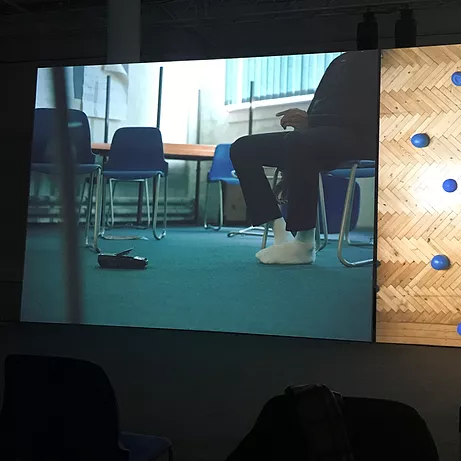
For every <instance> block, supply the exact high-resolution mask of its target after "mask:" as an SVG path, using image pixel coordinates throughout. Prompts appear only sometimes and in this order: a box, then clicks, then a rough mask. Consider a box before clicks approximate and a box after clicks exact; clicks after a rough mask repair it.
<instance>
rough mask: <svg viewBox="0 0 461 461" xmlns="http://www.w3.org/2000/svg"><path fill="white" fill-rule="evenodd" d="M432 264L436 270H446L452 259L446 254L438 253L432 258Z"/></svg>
mask: <svg viewBox="0 0 461 461" xmlns="http://www.w3.org/2000/svg"><path fill="white" fill-rule="evenodd" d="M431 266H432V268H433V269H435V270H436V271H444V270H447V269H448V268H449V267H450V260H449V259H448V258H447V257H446V256H445V255H436V256H434V257H433V258H432V261H431Z"/></svg>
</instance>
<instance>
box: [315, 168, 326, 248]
mask: <svg viewBox="0 0 461 461" xmlns="http://www.w3.org/2000/svg"><path fill="white" fill-rule="evenodd" d="M318 210H319V213H318V218H317V221H318V223H320V222H321V223H322V228H323V242H322V241H321V238H320V229H318V246H317V253H318V252H319V251H322V250H323V249H324V248H325V247H326V246H327V245H328V221H327V209H326V205H325V189H324V187H323V178H322V174H321V173H320V174H319V208H318ZM318 227H319V224H317V228H318Z"/></svg>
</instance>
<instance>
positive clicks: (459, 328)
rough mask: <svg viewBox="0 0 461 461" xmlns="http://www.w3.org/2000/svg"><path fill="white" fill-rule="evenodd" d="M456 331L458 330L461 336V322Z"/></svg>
mask: <svg viewBox="0 0 461 461" xmlns="http://www.w3.org/2000/svg"><path fill="white" fill-rule="evenodd" d="M456 331H457V332H458V334H459V336H461V323H460V324H459V325H458V326H457V327H456Z"/></svg>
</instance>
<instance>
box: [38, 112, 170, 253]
mask: <svg viewBox="0 0 461 461" xmlns="http://www.w3.org/2000/svg"><path fill="white" fill-rule="evenodd" d="M55 114H56V111H55V109H36V110H35V120H34V133H33V142H32V167H31V169H32V171H33V172H36V173H41V174H46V175H55V174H56V173H57V170H56V164H55V159H54V157H53V156H54V153H53V142H54V141H53V140H54V139H55V133H54V130H55ZM68 122H69V128H70V130H69V133H70V138H71V146H72V154H73V155H74V158H75V162H76V174H77V175H79V176H83V177H84V179H85V182H84V187H83V190H82V196H81V199H80V206H79V210H78V216H79V217H80V211H81V208H82V204H83V198H84V195H85V192H86V187H87V186H88V196H87V213H86V226H85V244H86V245H87V246H90V247H92V248H93V249H94V250H95V251H99V248H98V236H99V234H100V219H96V218H95V226H94V235H93V242H92V244H91V245H90V243H89V229H90V224H91V215H92V208H93V206H92V205H93V199H94V198H96V199H95V204H96V206H95V216H98V217H99V216H100V215H101V213H100V206H101V204H102V208H103V209H104V213H103V215H104V218H105V214H106V213H105V210H106V193H105V192H106V186H107V185H108V186H109V188H110V211H111V218H112V220H111V222H112V224H113V223H114V192H115V190H114V189H115V184H116V183H117V182H121V181H130V182H131V181H134V182H144V184H145V190H146V202H147V214H148V225H150V222H151V217H150V207H149V189H148V180H149V179H151V178H153V182H154V189H153V218H152V223H153V224H152V226H153V234H154V237H155V238H156V239H157V240H160V239H161V238H163V237H164V236H165V235H166V219H167V190H168V189H167V188H168V183H167V176H168V163H167V162H166V161H165V157H164V152H163V141H162V135H161V133H160V131H159V130H158V129H157V128H150V127H146V128H142V127H133V128H120V129H119V130H117V131H116V133H115V135H114V139H113V142H112V146H111V150H110V156H109V161H108V162H107V164H106V165H105V167H104V169H103V168H102V167H101V165H99V164H98V163H96V158H95V155H94V154H93V152H92V150H91V135H90V126H89V122H88V118H87V116H86V115H85V114H84V113H83V112H82V111H79V110H73V109H70V110H69V111H68ZM161 178H164V191H163V195H164V205H163V221H164V222H163V224H164V226H163V230H162V231H161V232H160V233H158V232H157V214H158V197H159V193H160V179H161ZM103 224H105V219H103ZM103 231H104V229H103Z"/></svg>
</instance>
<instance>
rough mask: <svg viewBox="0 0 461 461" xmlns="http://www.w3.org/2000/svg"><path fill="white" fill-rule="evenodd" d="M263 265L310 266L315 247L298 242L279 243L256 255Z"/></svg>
mask: <svg viewBox="0 0 461 461" xmlns="http://www.w3.org/2000/svg"><path fill="white" fill-rule="evenodd" d="M256 257H257V258H258V259H259V261H260V262H262V263H263V264H312V263H313V262H314V261H315V246H314V245H312V243H305V242H301V241H299V240H293V241H291V242H285V243H281V244H280V245H274V246H271V247H269V248H265V249H264V250H261V251H259V252H258V253H256Z"/></svg>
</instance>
